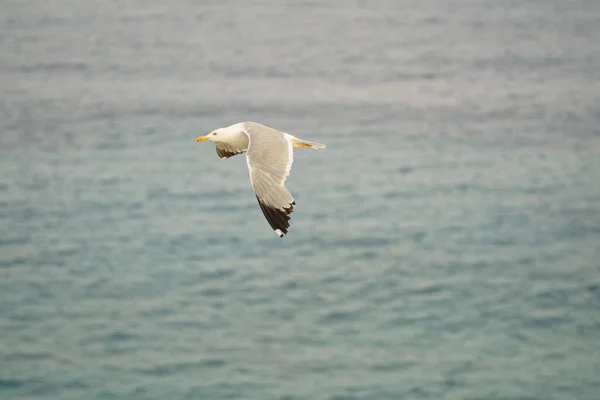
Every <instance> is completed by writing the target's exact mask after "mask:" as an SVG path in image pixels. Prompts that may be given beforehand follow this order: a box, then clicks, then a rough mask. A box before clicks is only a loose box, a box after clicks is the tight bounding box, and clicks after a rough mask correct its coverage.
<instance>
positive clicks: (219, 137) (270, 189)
mask: <svg viewBox="0 0 600 400" xmlns="http://www.w3.org/2000/svg"><path fill="white" fill-rule="evenodd" d="M208 140H210V141H211V142H215V145H216V150H217V155H218V156H219V157H221V158H223V159H226V158H229V157H232V156H235V155H237V154H242V153H246V163H247V164H248V172H249V173H250V183H251V184H252V188H253V189H254V194H255V195H256V199H257V200H258V205H259V206H260V209H261V210H262V212H263V214H264V215H265V218H266V219H267V222H268V223H269V225H271V228H272V229H273V230H274V231H275V233H276V234H277V236H279V237H280V238H282V237H283V236H284V235H285V234H286V233H287V232H288V228H289V227H290V223H289V221H290V214H291V213H292V212H293V211H294V205H295V204H296V202H295V201H294V198H293V197H292V195H291V194H290V192H289V191H288V190H287V188H286V187H285V179H286V178H287V177H288V175H289V174H290V170H291V169H292V163H293V162H294V147H310V148H313V149H324V148H325V145H324V144H321V143H314V142H309V141H307V140H302V139H298V138H297V137H295V136H292V135H290V134H288V133H285V132H281V131H279V130H277V129H275V128H271V127H268V126H266V125H262V124H259V123H257V122H239V123H237V124H233V125H230V126H227V127H225V128H219V129H217V130H214V131H212V132H211V133H210V134H208V135H206V136H200V137H198V138H197V139H196V142H204V141H208Z"/></svg>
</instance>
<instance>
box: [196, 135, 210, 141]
mask: <svg viewBox="0 0 600 400" xmlns="http://www.w3.org/2000/svg"><path fill="white" fill-rule="evenodd" d="M205 140H208V136H198V138H197V139H196V142H204V141H205Z"/></svg>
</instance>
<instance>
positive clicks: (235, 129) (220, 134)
mask: <svg viewBox="0 0 600 400" xmlns="http://www.w3.org/2000/svg"><path fill="white" fill-rule="evenodd" d="M242 131H243V126H242V124H235V125H231V126H228V127H225V128H219V129H216V130H214V131H212V132H211V133H209V134H208V135H206V136H200V137H198V138H197V139H196V142H204V141H206V140H210V141H211V142H221V143H229V142H231V141H232V140H233V139H234V138H235V137H236V136H237V135H239V134H240V133H242Z"/></svg>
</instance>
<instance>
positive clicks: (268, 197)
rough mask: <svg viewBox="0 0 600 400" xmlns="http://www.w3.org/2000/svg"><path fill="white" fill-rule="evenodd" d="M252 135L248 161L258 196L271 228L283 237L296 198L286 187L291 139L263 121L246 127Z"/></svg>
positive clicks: (291, 159)
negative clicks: (262, 123) (261, 123)
mask: <svg viewBox="0 0 600 400" xmlns="http://www.w3.org/2000/svg"><path fill="white" fill-rule="evenodd" d="M245 128H246V129H245V133H246V134H247V135H248V137H249V139H250V143H249V146H248V151H247V153H246V161H247V162H248V170H249V172H250V182H251V183H252V188H253V189H254V193H255V194H256V199H257V200H258V204H259V206H260V209H261V210H262V212H263V214H264V215H265V218H266V219H267V221H268V222H269V225H271V228H273V230H274V231H275V233H276V234H277V235H278V236H279V237H283V236H284V235H285V234H286V233H287V231H288V228H289V227H290V223H289V221H290V214H291V213H292V212H293V211H294V205H295V204H296V202H295V201H294V198H293V197H292V195H291V194H290V192H289V191H288V190H287V188H286V187H285V180H286V178H287V177H288V175H289V174H290V170H291V168H292V163H293V162H294V154H293V149H292V143H291V141H289V140H287V138H286V135H285V134H284V133H283V132H280V131H278V130H275V129H272V128H269V127H266V126H264V125H260V124H251V125H247V126H246V127H245Z"/></svg>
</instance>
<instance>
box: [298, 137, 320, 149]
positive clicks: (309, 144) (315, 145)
mask: <svg viewBox="0 0 600 400" xmlns="http://www.w3.org/2000/svg"><path fill="white" fill-rule="evenodd" d="M292 146H294V147H311V148H313V149H324V148H325V145H324V144H321V143H315V142H309V141H308V140H302V139H298V138H294V141H293V142H292Z"/></svg>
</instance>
